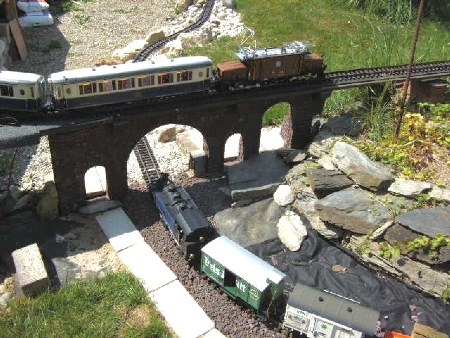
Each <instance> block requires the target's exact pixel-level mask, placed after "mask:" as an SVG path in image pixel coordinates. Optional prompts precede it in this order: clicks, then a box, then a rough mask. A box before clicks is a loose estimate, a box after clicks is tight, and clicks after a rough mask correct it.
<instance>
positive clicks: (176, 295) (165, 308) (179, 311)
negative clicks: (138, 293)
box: [149, 281, 214, 338]
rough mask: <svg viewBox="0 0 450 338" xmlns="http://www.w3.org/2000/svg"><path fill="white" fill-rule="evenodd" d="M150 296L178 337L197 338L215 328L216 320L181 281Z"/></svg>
mask: <svg viewBox="0 0 450 338" xmlns="http://www.w3.org/2000/svg"><path fill="white" fill-rule="evenodd" d="M149 296H150V299H152V300H153V302H155V305H156V307H157V308H158V310H159V312H160V313H161V314H162V315H163V316H164V318H165V319H166V321H167V322H168V324H169V325H170V327H171V328H172V329H173V330H174V331H175V333H176V334H177V336H178V337H180V338H197V337H201V336H202V335H204V334H206V333H207V332H209V331H211V330H212V329H214V322H213V321H212V320H211V319H210V318H209V317H208V316H207V315H206V314H205V312H204V311H203V309H202V308H201V307H200V306H199V305H198V304H197V302H196V301H195V300H194V298H192V297H191V295H190V294H189V293H188V292H187V291H186V289H185V288H184V287H183V286H182V285H181V283H180V282H179V281H174V282H172V283H170V284H168V285H166V286H164V287H162V288H160V289H158V290H156V291H154V292H151V293H150V294H149Z"/></svg>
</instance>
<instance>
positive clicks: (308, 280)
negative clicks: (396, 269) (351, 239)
mask: <svg viewBox="0 0 450 338" xmlns="http://www.w3.org/2000/svg"><path fill="white" fill-rule="evenodd" d="M247 249H248V250H249V251H251V252H253V253H254V254H256V255H257V256H259V257H260V258H262V259H264V260H266V261H268V262H270V263H272V265H273V266H275V267H276V268H278V269H279V270H281V271H283V272H284V273H286V274H287V276H288V278H287V280H286V282H287V283H292V284H295V283H303V284H306V285H308V286H311V287H315V288H317V289H320V290H327V291H331V292H334V293H337V294H339V295H341V296H344V297H348V298H350V299H353V300H355V301H357V302H360V303H361V305H364V306H367V307H370V308H372V309H375V310H377V311H379V312H380V321H381V329H382V330H393V331H397V332H401V333H405V334H408V335H410V334H411V332H412V329H413V326H414V322H415V321H417V322H419V323H421V324H425V325H428V326H431V327H432V328H434V329H436V330H438V331H440V332H444V333H447V334H450V306H449V305H446V304H445V303H444V302H443V301H442V300H440V299H437V298H434V297H431V296H429V295H427V294H426V293H424V292H422V291H420V290H418V289H416V288H413V287H410V286H407V285H406V284H404V283H403V282H401V281H399V280H397V279H395V278H393V277H390V276H381V275H379V274H378V275H377V274H375V273H374V272H373V271H372V270H370V269H369V268H367V267H365V266H364V265H363V264H361V263H360V262H359V261H358V260H357V259H356V258H354V257H353V256H352V255H351V254H350V253H348V252H347V251H346V250H344V249H342V248H338V247H336V246H333V245H331V244H330V243H329V242H327V241H325V240H324V239H322V238H321V237H320V236H319V235H318V234H317V233H316V232H315V231H314V230H310V229H308V237H307V238H306V239H305V240H304V242H303V243H302V246H301V248H300V250H299V251H296V252H289V251H285V248H284V246H283V244H282V243H281V241H280V240H278V239H274V240H271V241H266V242H264V243H261V244H256V245H252V246H250V247H248V248H247ZM337 265H340V266H342V267H344V268H346V270H345V271H342V272H335V271H333V270H332V267H333V266H337Z"/></svg>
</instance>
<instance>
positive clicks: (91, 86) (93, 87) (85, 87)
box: [79, 83, 97, 95]
mask: <svg viewBox="0 0 450 338" xmlns="http://www.w3.org/2000/svg"><path fill="white" fill-rule="evenodd" d="M79 89H80V94H81V95H82V94H92V93H96V92H97V84H96V83H84V84H80V85H79Z"/></svg>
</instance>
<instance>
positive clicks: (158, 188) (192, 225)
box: [151, 173, 216, 266]
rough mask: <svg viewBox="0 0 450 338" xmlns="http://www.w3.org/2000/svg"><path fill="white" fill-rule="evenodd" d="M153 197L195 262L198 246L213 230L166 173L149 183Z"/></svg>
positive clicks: (183, 190)
mask: <svg viewBox="0 0 450 338" xmlns="http://www.w3.org/2000/svg"><path fill="white" fill-rule="evenodd" d="M151 191H152V194H153V200H154V202H155V204H156V207H157V208H158V210H159V214H160V216H161V219H162V220H163V221H164V223H165V224H166V226H167V228H168V229H169V231H170V234H171V236H172V238H173V239H174V240H175V242H176V243H177V244H178V246H179V247H180V248H181V250H182V252H183V255H184V258H185V259H186V260H187V261H188V262H189V263H191V264H192V265H194V266H197V265H198V264H199V263H200V250H201V248H202V246H204V245H205V244H207V243H208V242H210V241H211V240H212V239H213V238H214V237H216V233H215V230H214V228H213V227H212V226H211V225H210V223H209V221H208V220H207V218H206V217H205V215H204V214H203V213H202V211H201V210H200V209H199V208H198V207H197V205H196V204H195V202H194V200H193V199H192V198H191V197H190V196H189V194H188V193H187V192H186V190H185V189H184V188H181V187H177V186H175V184H174V183H173V182H172V181H170V179H169V176H168V175H167V174H165V173H163V174H161V175H160V178H159V179H158V180H157V181H156V182H155V183H154V184H152V186H151Z"/></svg>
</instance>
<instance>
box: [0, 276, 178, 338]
mask: <svg viewBox="0 0 450 338" xmlns="http://www.w3.org/2000/svg"><path fill="white" fill-rule="evenodd" d="M0 332H1V334H0V335H1V337H2V338H9V337H11V338H13V337H14V338H16V337H22V338H25V337H33V338H39V337H43V338H44V337H45V338H51V337H55V338H56V337H58V338H64V337H70V338H74V337H86V338H88V337H89V338H90V337H127V338H128V337H135V338H138V337H142V338H144V337H145V338H147V337H150V338H151V337H155V338H161V337H172V335H171V333H170V332H169V330H168V329H167V328H166V326H165V323H164V321H163V319H162V318H161V317H160V316H159V315H158V313H157V311H156V309H155V308H154V307H153V305H152V304H151V302H150V300H149V298H148V296H147V293H146V292H145V290H144V288H143V287H142V285H141V284H140V283H139V281H138V280H137V279H136V278H135V277H134V276H133V275H131V274H130V273H127V272H118V273H108V274H107V275H106V276H105V277H102V278H99V277H95V278H92V279H88V280H85V281H77V282H74V283H72V284H70V285H69V286H67V287H64V288H62V289H60V290H59V291H48V292H45V293H43V294H41V295H39V296H38V297H36V298H15V299H14V300H12V301H11V302H10V303H9V306H8V308H7V310H3V313H2V311H0Z"/></svg>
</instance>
